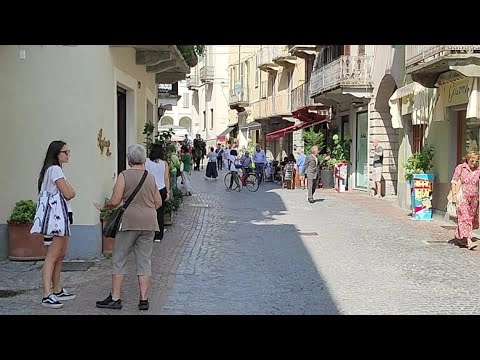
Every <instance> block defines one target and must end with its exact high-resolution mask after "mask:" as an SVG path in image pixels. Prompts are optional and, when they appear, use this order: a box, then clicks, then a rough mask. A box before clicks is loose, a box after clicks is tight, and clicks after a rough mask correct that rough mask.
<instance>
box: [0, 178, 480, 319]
mask: <svg viewBox="0 0 480 360" xmlns="http://www.w3.org/2000/svg"><path fill="white" fill-rule="evenodd" d="M203 175H204V170H202V171H200V172H192V185H193V188H194V195H193V196H191V197H184V205H183V207H182V209H181V210H180V211H179V212H178V214H177V215H176V217H175V219H174V224H173V225H172V226H169V227H168V228H167V231H166V233H165V238H164V240H163V241H162V242H161V243H155V244H154V254H153V259H152V272H153V274H154V276H153V277H152V286H151V290H150V310H149V311H145V312H140V311H139V310H138V309H137V302H138V285H137V279H136V276H135V274H134V268H133V258H131V260H132V261H131V262H130V267H129V275H127V277H126V281H125V283H124V287H123V293H122V302H123V304H124V306H123V308H122V310H106V309H97V308H95V301H96V300H101V299H103V298H105V297H106V296H107V295H108V293H109V291H110V287H111V276H110V262H109V260H108V259H105V258H103V257H102V259H99V260H98V261H96V262H95V265H94V266H92V267H91V268H90V269H88V270H87V271H72V272H70V271H69V272H64V273H62V276H63V278H64V286H65V287H66V288H67V289H68V290H70V291H71V292H74V293H75V294H76V295H77V298H76V299H75V300H71V301H65V305H64V307H63V308H62V309H58V310H53V309H45V308H43V307H42V306H41V305H40V299H41V289H40V269H41V262H36V263H35V262H13V261H8V260H6V261H3V262H0V291H3V293H4V294H6V295H8V296H6V295H5V296H3V297H2V298H0V314H62V315H65V314H72V315H73V314H75V315H95V314H96V315H103V314H108V315H121V314H142V315H154V314H163V315H174V314H239V315H246V314H267V315H268V314H272V315H273V314H274V315H296V314H347V315H353V314H378V315H382V314H429V315H432V314H480V301H479V300H480V282H479V281H478V279H480V256H479V255H480V251H469V250H467V249H465V248H460V247H458V246H456V245H454V244H452V243H451V239H452V237H453V231H452V228H451V226H449V224H448V223H446V222H442V221H439V220H437V219H434V220H431V221H413V220H411V219H410V217H409V216H408V210H404V209H401V208H398V207H396V206H395V205H394V204H393V203H392V201H389V200H388V199H382V200H375V199H372V198H370V197H368V196H367V195H366V194H365V193H363V192H358V191H349V192H346V193H336V192H335V191H334V190H330V189H329V190H322V189H319V190H318V191H317V192H316V193H315V197H316V199H317V201H316V202H315V203H313V204H311V203H309V202H307V191H306V190H300V189H295V190H287V189H283V190H282V189H281V188H280V185H277V184H273V183H264V184H262V185H261V186H260V188H259V190H258V191H257V192H249V191H248V190H247V189H243V190H242V191H241V192H236V191H235V192H227V191H225V185H224V183H223V176H224V175H225V171H222V172H221V173H220V177H219V179H218V181H212V180H204V178H203ZM12 292H18V295H15V296H12V295H14V294H12Z"/></svg>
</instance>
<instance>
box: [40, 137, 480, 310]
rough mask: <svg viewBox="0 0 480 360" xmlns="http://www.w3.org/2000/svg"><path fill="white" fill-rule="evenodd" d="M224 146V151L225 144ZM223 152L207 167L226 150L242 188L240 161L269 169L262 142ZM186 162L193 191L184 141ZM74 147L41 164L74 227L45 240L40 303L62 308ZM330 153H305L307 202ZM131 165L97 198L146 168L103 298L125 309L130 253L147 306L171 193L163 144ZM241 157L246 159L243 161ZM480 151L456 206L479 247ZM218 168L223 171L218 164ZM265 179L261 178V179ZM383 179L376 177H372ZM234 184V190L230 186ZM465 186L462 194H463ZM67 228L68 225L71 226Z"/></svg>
mask: <svg viewBox="0 0 480 360" xmlns="http://www.w3.org/2000/svg"><path fill="white" fill-rule="evenodd" d="M374 145H375V149H374V150H373V152H375V154H374V156H378V157H380V156H381V151H382V150H383V149H379V147H378V142H375V144H374ZM218 148H220V149H221V147H220V146H218ZM222 150H223V153H222V154H221V155H219V152H220V150H217V151H216V150H215V149H214V148H213V147H211V148H210V149H209V153H208V165H207V172H208V174H209V175H210V176H212V177H214V178H216V176H215V175H217V176H218V172H217V170H218V167H219V165H218V157H219V156H222V157H224V156H226V159H227V166H228V169H229V171H230V172H232V175H233V174H235V175H236V176H232V184H230V186H232V185H233V182H234V181H235V182H236V183H237V185H238V187H239V188H240V186H241V182H242V179H240V177H239V176H238V172H237V170H238V168H237V167H238V164H240V167H241V168H243V171H245V174H248V172H249V171H250V169H252V168H253V167H252V164H254V166H255V170H256V171H257V173H258V174H260V175H262V174H263V167H262V165H263V164H264V162H265V160H266V159H265V153H264V152H263V150H262V149H261V148H260V147H259V146H257V147H256V151H255V153H254V154H253V156H251V154H249V153H248V152H245V153H244V154H243V155H242V157H241V158H239V157H238V152H237V149H236V148H235V147H234V146H233V144H230V145H229V146H228V148H227V149H222ZM180 153H181V154H180V161H181V162H182V163H183V169H182V171H181V177H182V181H183V184H184V186H185V187H186V189H187V193H188V192H191V189H190V188H189V186H190V179H189V173H190V166H191V154H190V151H189V149H188V147H187V146H186V145H182V148H181V150H180ZM70 155H71V151H70V149H69V147H68V145H67V144H66V143H65V142H64V141H60V140H56V141H52V142H51V143H50V144H49V146H48V149H47V152H46V155H45V158H44V161H43V165H42V168H41V170H40V173H39V177H38V182H37V190H38V192H39V196H40V194H42V193H44V192H46V193H48V194H61V195H62V197H63V199H64V200H65V203H66V209H67V211H66V212H65V214H64V215H65V219H64V220H65V223H66V224H67V225H66V226H67V227H68V229H66V230H65V231H64V233H63V234H52V233H44V234H43V235H44V244H45V246H47V252H46V256H45V261H44V263H43V267H42V284H43V297H42V305H43V306H45V307H48V308H61V307H62V306H63V301H67V300H73V299H75V298H76V296H75V294H72V293H70V292H69V291H68V290H67V289H65V288H64V287H63V286H62V284H61V267H62V260H63V259H64V257H65V254H66V252H67V248H68V239H69V236H68V235H69V234H70V231H69V226H70V225H71V224H73V210H72V206H71V201H72V199H74V198H75V197H76V195H77V194H76V191H75V189H74V187H73V186H72V185H71V184H70V182H69V181H67V178H66V176H65V173H64V171H63V166H64V165H65V164H67V163H68V162H69V159H70ZM329 158H330V157H329V156H328V155H319V149H318V147H317V146H313V147H312V148H311V154H310V155H308V156H306V155H305V154H303V151H299V155H298V157H297V159H296V166H297V170H298V173H299V175H300V181H301V182H302V181H303V184H304V185H303V186H306V187H307V189H308V195H307V200H308V201H309V202H310V203H313V202H315V200H314V193H315V191H316V189H317V188H318V181H319V178H320V176H319V171H320V169H321V167H322V165H323V164H324V163H325V161H328V160H329ZM127 159H128V165H129V169H127V170H124V171H122V172H121V173H120V174H119V176H118V177H117V180H116V182H115V185H114V187H113V191H112V194H111V196H110V198H109V199H108V201H107V202H106V203H105V204H103V205H100V204H98V203H94V206H95V207H96V208H97V209H98V210H99V211H104V210H108V209H113V208H116V207H118V206H119V205H120V204H122V203H123V202H125V200H126V199H127V198H128V197H129V196H130V194H131V193H132V192H133V191H134V189H135V188H136V187H137V184H138V183H139V181H140V179H141V178H142V176H143V175H144V173H145V172H146V178H145V181H144V182H143V185H142V186H141V187H140V189H139V192H138V193H137V195H136V196H135V197H134V198H133V200H132V202H131V205H130V206H129V207H127V209H126V210H125V212H124V214H123V217H122V227H121V230H120V231H119V232H118V234H117V236H116V238H115V247H114V250H113V254H112V264H111V267H112V288H111V292H110V294H109V295H108V296H107V297H106V298H105V299H103V300H100V301H97V302H96V306H97V307H99V308H108V309H121V308H122V300H121V289H122V284H123V281H124V277H125V274H126V263H127V257H128V255H129V253H130V252H131V251H132V250H133V251H134V254H135V262H136V274H137V277H138V284H139V302H138V308H139V309H140V310H148V309H149V302H148V291H149V286H150V278H151V275H152V272H151V257H152V251H153V244H154V242H155V241H161V240H162V238H163V235H164V234H163V233H164V224H163V208H164V206H165V204H166V202H167V201H168V200H169V197H170V191H169V189H170V178H169V165H168V162H167V161H166V159H165V153H164V149H163V148H162V147H161V146H160V145H153V146H152V148H151V151H150V154H149V156H148V158H147V152H146V149H145V147H144V146H143V145H141V144H135V145H131V146H130V147H129V148H128V151H127ZM239 160H240V161H239ZM478 162H479V153H478V151H470V152H469V153H468V154H467V155H466V156H465V158H464V161H463V162H462V163H460V164H459V165H457V166H456V168H455V171H454V173H453V176H452V180H451V183H452V186H451V190H452V194H453V197H452V202H454V203H455V204H456V205H457V226H456V228H455V231H454V235H455V238H456V239H458V241H459V242H460V243H461V244H463V245H465V246H467V247H468V249H469V250H472V249H475V248H476V247H477V244H476V243H475V242H474V241H473V231H474V230H476V229H478V228H479V221H478V212H479V190H478V183H479V180H480V168H479V163H478ZM220 169H222V167H221V165H220ZM261 179H262V177H260V181H261ZM374 180H375V181H376V182H377V177H375V179H374ZM227 190H228V189H227ZM460 191H461V194H462V196H461V198H457V194H458V193H460ZM67 230H68V231H67Z"/></svg>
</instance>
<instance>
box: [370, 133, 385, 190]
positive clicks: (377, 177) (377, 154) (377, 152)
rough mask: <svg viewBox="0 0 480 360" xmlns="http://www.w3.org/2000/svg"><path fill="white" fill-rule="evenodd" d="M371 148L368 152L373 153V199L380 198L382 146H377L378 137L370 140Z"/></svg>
mask: <svg viewBox="0 0 480 360" xmlns="http://www.w3.org/2000/svg"><path fill="white" fill-rule="evenodd" d="M372 144H373V149H372V150H371V151H370V153H371V154H372V155H373V168H372V177H373V181H374V189H375V192H374V195H373V197H374V198H375V199H381V198H382V171H383V147H381V146H378V139H373V141H372Z"/></svg>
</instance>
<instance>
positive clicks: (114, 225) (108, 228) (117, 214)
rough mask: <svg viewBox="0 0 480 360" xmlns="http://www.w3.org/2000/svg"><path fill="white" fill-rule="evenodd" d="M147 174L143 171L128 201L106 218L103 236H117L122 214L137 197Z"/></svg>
mask: <svg viewBox="0 0 480 360" xmlns="http://www.w3.org/2000/svg"><path fill="white" fill-rule="evenodd" d="M147 173H148V171H147V170H145V172H144V173H143V176H142V179H141V180H140V182H139V183H138V185H137V187H136V188H135V190H133V192H132V193H131V194H130V196H129V197H128V199H127V200H126V201H125V202H124V203H123V205H122V206H120V207H118V208H117V209H115V211H114V212H113V214H112V215H111V216H110V217H109V218H108V220H107V222H106V224H105V227H104V228H103V236H105V237H110V238H115V235H117V232H118V230H119V229H120V224H121V223H122V216H123V213H124V212H125V210H126V209H127V207H128V205H130V203H131V202H132V200H133V198H134V197H135V195H137V193H138V191H139V190H140V188H141V187H142V185H143V183H144V182H145V178H146V177H147Z"/></svg>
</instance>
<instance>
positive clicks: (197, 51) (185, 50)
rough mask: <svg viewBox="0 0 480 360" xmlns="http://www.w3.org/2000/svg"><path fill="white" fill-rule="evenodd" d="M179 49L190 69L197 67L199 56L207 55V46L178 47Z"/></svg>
mask: <svg viewBox="0 0 480 360" xmlns="http://www.w3.org/2000/svg"><path fill="white" fill-rule="evenodd" d="M177 48H178V50H179V51H180V53H181V54H182V56H183V59H184V60H185V62H186V63H187V65H188V66H190V67H194V66H195V65H197V64H198V56H202V55H204V53H205V45H177Z"/></svg>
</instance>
